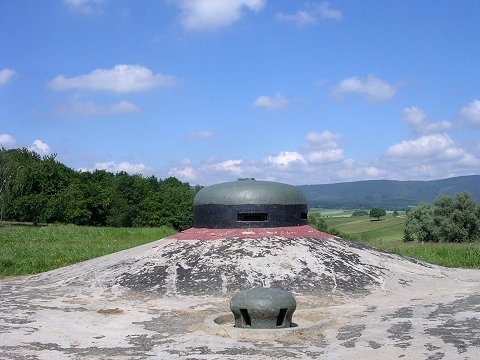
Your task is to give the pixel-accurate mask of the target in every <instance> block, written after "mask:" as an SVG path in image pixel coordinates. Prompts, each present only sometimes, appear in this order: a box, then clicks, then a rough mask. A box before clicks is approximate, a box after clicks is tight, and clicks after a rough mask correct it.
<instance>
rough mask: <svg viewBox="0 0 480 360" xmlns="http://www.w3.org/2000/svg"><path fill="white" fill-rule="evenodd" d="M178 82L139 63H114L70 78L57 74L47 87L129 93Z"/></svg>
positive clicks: (172, 77)
mask: <svg viewBox="0 0 480 360" xmlns="http://www.w3.org/2000/svg"><path fill="white" fill-rule="evenodd" d="M178 82H179V80H178V79H177V78H176V77H175V76H171V75H163V74H154V73H153V72H152V71H151V70H150V69H148V68H146V67H144V66H141V65H115V66H114V67H113V68H112V69H96V70H93V71H92V72H91V73H89V74H86V75H79V76H75V77H71V78H66V77H65V76H64V75H58V76H57V77H55V78H54V79H53V80H52V81H50V83H49V87H50V88H51V89H53V90H57V91H62V90H69V89H76V90H87V91H110V92H115V93H130V92H142V91H148V90H151V89H153V88H156V87H166V86H174V85H176V84H178Z"/></svg>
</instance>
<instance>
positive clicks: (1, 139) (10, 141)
mask: <svg viewBox="0 0 480 360" xmlns="http://www.w3.org/2000/svg"><path fill="white" fill-rule="evenodd" d="M16 143H17V141H16V140H15V138H14V137H13V136H12V135H9V134H0V147H2V146H3V147H5V148H7V149H8V148H12V147H15V145H16Z"/></svg>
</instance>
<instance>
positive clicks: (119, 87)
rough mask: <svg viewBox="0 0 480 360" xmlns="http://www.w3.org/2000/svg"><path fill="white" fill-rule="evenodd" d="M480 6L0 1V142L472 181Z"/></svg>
mask: <svg viewBox="0 0 480 360" xmlns="http://www.w3.org/2000/svg"><path fill="white" fill-rule="evenodd" d="M479 17H480V1H477V0H463V1H458V0H422V1H418V0H403V1H394V0H391V1H377V0H362V1H358V0H336V1H334V0H332V1H329V2H326V1H313V0H312V1H303V0H135V1H133V0H42V1H37V0H16V1H14V0H0V145H1V146H3V147H4V148H7V149H9V148H21V147H25V148H28V149H31V150H33V151H36V152H37V153H39V154H40V155H42V156H43V155H51V154H56V158H57V160H59V161H60V162H62V163H64V164H66V165H67V166H69V167H71V168H73V169H75V170H80V171H94V170H95V169H105V170H107V171H111V172H119V171H126V172H128V173H131V174H142V175H144V176H151V175H154V176H156V177H158V178H166V177H169V176H175V177H177V178H178V179H180V180H182V181H186V182H189V183H190V184H192V185H196V184H200V185H211V184H214V183H218V182H223V181H233V180H236V179H237V178H246V177H253V178H256V179H258V180H270V181H280V182H286V183H290V184H298V185H299V184H325V183H336V182H347V181H358V180H370V179H392V180H432V179H441V178H448V177H452V176H460V175H471V174H480V36H478V35H479V34H480V21H478V19H479Z"/></svg>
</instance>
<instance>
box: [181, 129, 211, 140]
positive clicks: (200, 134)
mask: <svg viewBox="0 0 480 360" xmlns="http://www.w3.org/2000/svg"><path fill="white" fill-rule="evenodd" d="M214 136H215V133H214V132H213V131H206V130H204V131H192V132H189V133H188V134H187V137H188V138H190V139H210V138H213V137H214Z"/></svg>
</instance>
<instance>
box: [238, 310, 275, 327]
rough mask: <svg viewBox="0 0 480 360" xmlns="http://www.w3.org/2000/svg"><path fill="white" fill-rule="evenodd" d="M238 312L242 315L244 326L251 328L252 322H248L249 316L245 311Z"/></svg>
mask: <svg viewBox="0 0 480 360" xmlns="http://www.w3.org/2000/svg"><path fill="white" fill-rule="evenodd" d="M282 310H283V309H282ZM240 312H241V313H242V317H243V321H244V322H245V325H247V326H252V321H251V320H250V315H248V311H247V309H240Z"/></svg>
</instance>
